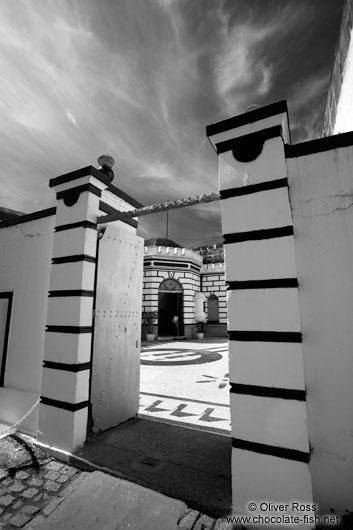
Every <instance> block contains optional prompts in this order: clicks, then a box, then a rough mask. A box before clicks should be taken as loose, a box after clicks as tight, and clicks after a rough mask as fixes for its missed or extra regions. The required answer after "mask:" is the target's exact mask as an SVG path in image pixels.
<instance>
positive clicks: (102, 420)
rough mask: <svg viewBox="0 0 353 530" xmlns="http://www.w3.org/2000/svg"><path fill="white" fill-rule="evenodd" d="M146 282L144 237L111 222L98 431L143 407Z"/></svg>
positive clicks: (99, 304)
mask: <svg viewBox="0 0 353 530" xmlns="http://www.w3.org/2000/svg"><path fill="white" fill-rule="evenodd" d="M121 224H122V223H120V225H121ZM142 283H143V239H142V238H141V237H138V236H136V234H135V233H133V232H131V231H130V230H129V228H125V227H124V226H119V225H118V226H117V225H113V224H110V225H108V226H107V228H106V231H105V233H104V236H103V238H102V239H101V240H100V242H99V252H98V269H97V282H96V306H95V323H94V340H93V359H92V380H91V406H92V419H93V431H94V432H99V431H102V430H106V429H109V428H110V427H113V426H115V425H118V424H120V423H122V422H124V421H126V420H128V419H129V418H132V417H134V416H136V415H137V412H138V407H139V390H140V389H139V387H140V337H141V310H142Z"/></svg>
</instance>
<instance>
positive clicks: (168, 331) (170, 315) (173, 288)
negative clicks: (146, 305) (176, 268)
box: [158, 278, 184, 337]
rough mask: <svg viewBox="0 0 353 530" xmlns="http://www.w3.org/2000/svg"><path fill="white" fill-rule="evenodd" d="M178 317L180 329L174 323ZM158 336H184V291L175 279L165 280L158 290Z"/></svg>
mask: <svg viewBox="0 0 353 530" xmlns="http://www.w3.org/2000/svg"><path fill="white" fill-rule="evenodd" d="M175 316H177V317H178V328H177V326H176V325H175V323H174V322H173V319H174V317H175ZM158 335H159V336H160V337H166V336H176V335H179V336H181V335H184V319H183V289H182V287H181V285H180V283H179V282H178V281H177V280H174V279H173V278H168V279H167V280H163V282H162V283H161V284H160V286H159V290H158Z"/></svg>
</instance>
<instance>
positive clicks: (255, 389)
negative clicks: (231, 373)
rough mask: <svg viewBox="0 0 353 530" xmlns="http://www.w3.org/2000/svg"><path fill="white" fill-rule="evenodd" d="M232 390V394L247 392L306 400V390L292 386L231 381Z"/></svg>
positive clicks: (254, 394) (249, 393) (270, 396)
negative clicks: (272, 385)
mask: <svg viewBox="0 0 353 530" xmlns="http://www.w3.org/2000/svg"><path fill="white" fill-rule="evenodd" d="M230 391H231V393H232V394H246V395H249V396H261V397H269V398H281V399H294V400H296V401H306V392H305V390H295V389H291V388H276V387H269V386H258V385H242V384H240V383H230Z"/></svg>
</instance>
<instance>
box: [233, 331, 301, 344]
mask: <svg viewBox="0 0 353 530" xmlns="http://www.w3.org/2000/svg"><path fill="white" fill-rule="evenodd" d="M228 333H229V340H235V341H245V342H247V341H248V342H293V343H301V342H302V334H301V333H299V332H295V331H229V330H228Z"/></svg>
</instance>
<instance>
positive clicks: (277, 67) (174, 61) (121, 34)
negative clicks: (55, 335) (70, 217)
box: [0, 0, 343, 247]
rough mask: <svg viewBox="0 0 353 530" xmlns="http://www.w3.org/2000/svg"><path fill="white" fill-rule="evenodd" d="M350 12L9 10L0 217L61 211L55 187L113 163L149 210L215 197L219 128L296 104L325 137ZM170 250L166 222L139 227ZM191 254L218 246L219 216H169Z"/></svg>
mask: <svg viewBox="0 0 353 530" xmlns="http://www.w3.org/2000/svg"><path fill="white" fill-rule="evenodd" d="M342 7H343V0H1V2H0V65H1V75H0V135H1V142H0V153H1V174H0V182H1V187H0V206H4V207H7V208H12V209H15V210H20V211H23V212H26V213H30V212H33V211H36V210H40V209H43V208H47V207H50V206H53V205H55V198H54V195H53V191H52V190H50V189H49V187H48V181H49V179H50V178H52V177H55V176H58V175H61V174H64V173H68V172H70V171H73V170H76V169H78V168H81V167H84V166H88V165H94V166H96V167H98V166H97V162H96V159H97V157H98V156H99V155H100V154H102V153H107V154H110V155H112V156H113V157H114V158H115V161H116V164H115V167H114V171H115V180H114V184H115V185H116V186H118V187H120V188H121V189H123V190H124V191H126V192H127V193H129V194H130V195H132V196H133V197H135V198H136V199H137V200H139V201H140V202H142V203H143V204H146V205H147V204H153V203H156V202H164V201H165V200H168V199H177V198H180V197H189V196H193V195H199V194H202V193H208V192H211V191H217V186H218V181H217V156H216V154H215V152H214V151H213V149H212V147H211V145H210V143H209V142H208V140H207V138H206V135H205V127H206V125H209V124H211V123H214V122H217V121H220V120H222V119H226V118H229V117H231V116H234V115H237V114H240V113H242V112H244V110H245V109H246V108H247V107H248V106H249V105H252V104H258V105H260V106H262V105H266V104H269V103H272V102H274V101H277V100H280V99H287V102H288V107H289V117H290V124H291V130H292V140H293V143H298V142H302V141H306V140H310V139H312V138H317V137H319V136H320V129H321V125H322V120H323V114H324V108H325V103H326V96H327V90H328V83H329V79H330V74H331V70H332V67H333V60H334V51H335V46H336V41H337V37H338V32H339V25H340V20H341V15H342ZM139 224H140V235H142V236H143V237H149V236H151V237H152V236H159V235H160V236H165V234H166V214H165V213H160V214H157V215H153V216H148V217H144V218H141V219H140V223H139ZM169 237H170V238H172V239H174V240H175V241H178V242H179V243H181V244H183V245H185V246H189V247H190V246H195V245H197V244H212V243H214V242H216V241H220V240H221V223H220V205H219V203H212V204H204V205H198V206H196V207H192V208H187V209H183V210H175V211H171V212H170V214H169Z"/></svg>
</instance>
